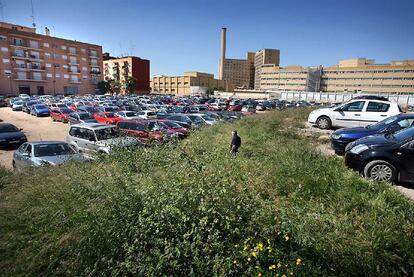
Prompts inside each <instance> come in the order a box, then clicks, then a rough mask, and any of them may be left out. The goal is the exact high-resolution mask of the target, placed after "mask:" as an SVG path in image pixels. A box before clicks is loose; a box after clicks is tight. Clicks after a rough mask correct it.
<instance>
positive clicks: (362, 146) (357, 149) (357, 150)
mask: <svg viewBox="0 0 414 277" xmlns="http://www.w3.org/2000/svg"><path fill="white" fill-rule="evenodd" d="M368 149H369V147H368V146H366V145H365V144H358V145H357V146H355V147H353V148H352V149H351V151H350V152H351V153H353V154H360V153H362V152H364V151H365V150H368Z"/></svg>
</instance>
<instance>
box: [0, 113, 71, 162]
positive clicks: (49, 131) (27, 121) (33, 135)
mask: <svg viewBox="0 0 414 277" xmlns="http://www.w3.org/2000/svg"><path fill="white" fill-rule="evenodd" d="M0 119H1V120H3V122H8V123H12V124H14V125H16V126H17V127H18V128H22V129H23V132H24V133H25V134H26V136H27V138H28V140H29V141H38V140H65V136H66V133H67V131H68V129H69V127H68V124H63V123H61V122H52V120H51V119H50V117H34V116H31V115H29V114H26V113H24V112H14V111H12V110H11V109H10V108H0ZM13 151H14V149H0V165H3V166H5V167H7V168H11V166H12V157H13Z"/></svg>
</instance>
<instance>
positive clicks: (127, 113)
mask: <svg viewBox="0 0 414 277" xmlns="http://www.w3.org/2000/svg"><path fill="white" fill-rule="evenodd" d="M125 116H126V117H132V116H137V114H136V113H135V112H125Z"/></svg>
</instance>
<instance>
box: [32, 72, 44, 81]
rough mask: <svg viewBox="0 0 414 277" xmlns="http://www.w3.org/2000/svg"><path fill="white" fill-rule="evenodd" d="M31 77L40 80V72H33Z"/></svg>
mask: <svg viewBox="0 0 414 277" xmlns="http://www.w3.org/2000/svg"><path fill="white" fill-rule="evenodd" d="M33 79H34V80H42V73H40V72H33Z"/></svg>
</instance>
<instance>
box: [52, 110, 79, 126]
mask: <svg viewBox="0 0 414 277" xmlns="http://www.w3.org/2000/svg"><path fill="white" fill-rule="evenodd" d="M71 113H73V111H72V110H71V109H69V108H60V109H52V110H51V111H50V117H51V118H52V120H53V121H61V122H63V123H68V122H69V116H70V114H71Z"/></svg>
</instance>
